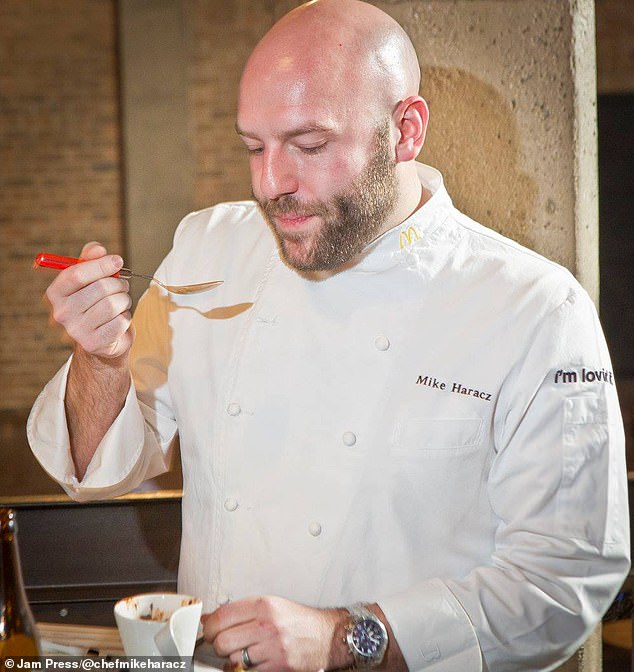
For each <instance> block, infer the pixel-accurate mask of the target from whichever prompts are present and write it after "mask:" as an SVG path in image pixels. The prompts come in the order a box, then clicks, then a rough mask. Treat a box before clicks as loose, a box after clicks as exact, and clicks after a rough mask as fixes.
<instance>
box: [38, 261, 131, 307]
mask: <svg viewBox="0 0 634 672" xmlns="http://www.w3.org/2000/svg"><path fill="white" fill-rule="evenodd" d="M122 266H123V259H122V258H121V257H120V256H119V255H116V254H108V255H106V256H105V257H99V258H98V259H92V260H89V261H83V262H81V263H79V264H75V265H74V266H69V267H68V268H66V269H64V270H63V271H60V273H59V275H58V276H57V278H56V279H55V280H54V281H53V283H52V284H51V285H50V287H49V291H48V292H47V294H48V296H49V298H50V297H51V294H52V295H53V296H55V295H58V296H70V295H71V294H74V293H75V292H77V291H79V290H80V289H82V288H83V287H86V286H88V285H90V284H91V283H92V282H95V281H96V280H100V279H101V278H107V277H109V276H112V275H114V274H115V273H117V272H118V271H119V269H120V268H121V267H122Z"/></svg>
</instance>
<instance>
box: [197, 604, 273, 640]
mask: <svg viewBox="0 0 634 672" xmlns="http://www.w3.org/2000/svg"><path fill="white" fill-rule="evenodd" d="M261 599H262V598H246V599H244V600H237V601H236V602H228V603H227V604H223V605H222V606H220V607H218V609H216V611H213V612H212V613H210V614H205V616H204V620H203V625H204V632H205V639H206V640H208V641H212V640H213V639H214V638H215V637H216V635H217V634H218V633H219V632H221V631H222V630H226V629H227V628H232V627H234V626H236V625H239V624H240V623H245V622H247V621H251V620H253V619H254V618H257V617H258V615H259V613H260V611H261V609H260V605H259V603H260V601H261Z"/></svg>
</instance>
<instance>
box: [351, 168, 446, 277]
mask: <svg viewBox="0 0 634 672" xmlns="http://www.w3.org/2000/svg"><path fill="white" fill-rule="evenodd" d="M416 170H417V172H418V177H419V179H420V181H421V184H422V185H423V187H424V188H425V189H427V190H428V191H430V192H431V194H432V195H431V197H430V198H429V199H428V200H427V201H426V202H425V203H424V204H423V205H422V206H421V207H420V208H418V210H416V211H415V212H414V213H413V214H412V215H411V216H410V217H408V218H407V219H406V220H405V221H404V222H401V223H400V224H398V225H397V226H395V227H393V228H391V229H389V230H388V231H386V232H385V233H384V234H382V235H381V236H379V237H378V238H377V239H376V240H373V241H372V242H371V243H370V244H369V245H368V246H367V247H366V248H365V249H364V250H363V251H362V252H361V253H360V255H359V261H358V263H357V264H355V265H354V266H353V267H352V268H351V269H350V270H351V271H352V272H360V273H380V272H381V271H385V270H388V269H390V268H393V267H394V266H396V265H398V264H402V263H408V262H409V261H410V260H411V259H412V253H414V254H415V251H416V249H417V248H420V247H421V246H423V245H424V244H425V243H426V238H427V234H428V233H429V232H430V231H431V229H432V228H435V227H436V226H437V225H438V224H440V223H441V222H442V220H443V219H444V218H445V216H446V214H447V210H448V209H449V208H451V207H452V202H451V198H450V196H449V194H448V193H447V190H446V189H445V185H444V182H443V178H442V174H441V173H440V171H438V170H436V169H435V168H432V167H431V166H427V165H425V164H423V163H416Z"/></svg>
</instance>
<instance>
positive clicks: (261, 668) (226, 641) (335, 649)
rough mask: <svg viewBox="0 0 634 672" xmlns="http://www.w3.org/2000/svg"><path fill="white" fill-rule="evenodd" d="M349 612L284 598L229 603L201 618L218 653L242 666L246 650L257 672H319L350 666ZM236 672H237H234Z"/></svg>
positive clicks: (207, 634) (207, 638) (205, 632)
mask: <svg viewBox="0 0 634 672" xmlns="http://www.w3.org/2000/svg"><path fill="white" fill-rule="evenodd" d="M347 620H348V613H347V611H346V610H345V609H315V608H313V607H306V606H304V605H302V604H297V603H295V602H290V601H289V600H285V599H283V598H281V597H257V598H249V599H245V600H239V601H236V602H230V603H228V604H225V605H223V606H221V607H219V608H218V609H217V610H216V611H214V612H213V613H211V614H206V615H204V616H203V624H204V635H205V639H206V640H207V641H209V642H211V643H212V644H213V647H214V649H215V651H216V653H217V654H218V655H220V656H228V657H229V658H230V660H231V662H232V663H233V664H234V665H240V664H241V663H242V651H243V649H247V652H248V656H249V659H250V660H251V663H252V667H253V668H255V669H257V671H258V672H287V671H288V672H290V671H293V672H300V671H301V672H317V671H318V670H322V669H323V670H333V669H338V668H343V667H347V666H349V665H350V664H352V656H351V655H350V653H349V652H348V651H347V646H346V645H345V643H344V640H343V637H344V627H345V623H346V622H347ZM230 669H234V668H230Z"/></svg>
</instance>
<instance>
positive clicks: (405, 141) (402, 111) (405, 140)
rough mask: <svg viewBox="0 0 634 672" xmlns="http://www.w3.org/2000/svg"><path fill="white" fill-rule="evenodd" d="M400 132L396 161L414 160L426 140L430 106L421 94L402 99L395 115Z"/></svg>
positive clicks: (397, 128)
mask: <svg viewBox="0 0 634 672" xmlns="http://www.w3.org/2000/svg"><path fill="white" fill-rule="evenodd" d="M393 119H394V123H395V125H396V130H397V131H398V133H399V136H398V139H397V142H396V161H397V163H398V162H400V161H413V160H414V159H415V158H416V157H417V156H418V154H419V152H420V150H421V148H422V146H423V143H424V142H425V133H427V124H428V122H429V108H428V107H427V103H426V102H425V101H424V100H423V99H422V98H421V97H420V96H410V97H409V98H406V99H405V100H401V101H400V102H399V104H398V105H397V106H396V109H395V110H394V115H393Z"/></svg>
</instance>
